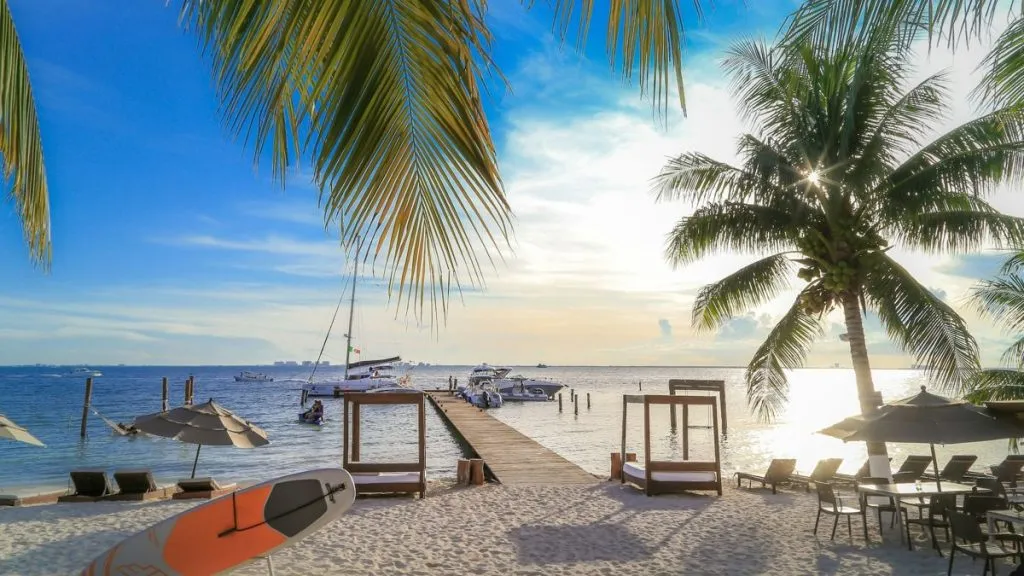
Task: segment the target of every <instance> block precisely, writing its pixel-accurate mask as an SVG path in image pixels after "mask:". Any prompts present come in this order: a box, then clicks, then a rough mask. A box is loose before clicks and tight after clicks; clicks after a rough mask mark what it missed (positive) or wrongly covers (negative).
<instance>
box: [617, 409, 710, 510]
mask: <svg viewBox="0 0 1024 576" xmlns="http://www.w3.org/2000/svg"><path fill="white" fill-rule="evenodd" d="M630 404H643V406H644V474H645V475H644V477H643V478H639V477H636V476H632V475H630V474H627V473H626V464H627V462H625V459H623V460H622V463H621V464H620V466H622V468H621V470H620V472H621V476H620V477H621V481H622V482H623V483H625V482H629V483H631V484H634V485H636V486H637V487H638V488H640V489H641V490H643V491H644V493H645V494H647V495H648V496H652V495H654V494H665V493H673V492H684V491H687V490H714V491H716V492H718V495H719V496H721V495H722V459H721V453H720V452H721V447H720V445H719V429H718V403H717V401H716V398H714V397H713V396H685V395H676V394H624V395H623V396H622V453H623V454H625V453H626V430H627V424H626V414H627V408H628V407H629V405H630ZM652 404H655V405H668V406H670V407H671V408H672V411H673V412H674V411H675V407H676V406H677V405H682V406H684V407H685V406H711V416H712V418H711V419H712V422H713V428H714V434H715V459H714V461H706V460H689V459H687V460H683V461H669V460H652V459H651V405H652ZM683 450H684V453H686V454H688V453H689V449H688V446H684V448H683ZM656 472H714V473H715V480H714V481H710V480H655V479H654V478H653V477H652V474H654V473H656Z"/></svg>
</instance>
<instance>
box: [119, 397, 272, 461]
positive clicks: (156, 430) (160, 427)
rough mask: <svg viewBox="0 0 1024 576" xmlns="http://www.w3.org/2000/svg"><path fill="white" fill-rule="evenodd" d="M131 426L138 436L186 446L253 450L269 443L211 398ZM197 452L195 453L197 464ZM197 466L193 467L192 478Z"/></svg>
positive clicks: (256, 429) (149, 416) (260, 432)
mask: <svg viewBox="0 0 1024 576" xmlns="http://www.w3.org/2000/svg"><path fill="white" fill-rule="evenodd" d="M133 425H134V426H135V428H137V429H138V430H139V431H141V432H145V433H146V434H152V435H153V436H161V437H163V438H171V439H174V440H177V441H179V442H184V443H186V444H198V445H199V446H200V447H202V446H203V445H204V444H205V445H207V446H234V447H236V448H256V447H259V446H265V445H267V444H269V443H270V440H267V433H266V432H264V431H263V430H262V429H261V428H259V427H258V426H256V425H255V424H252V423H250V422H249V421H248V420H244V419H242V418H239V417H238V416H236V415H235V414H234V413H233V412H231V411H230V410H228V409H227V408H224V407H223V406H221V405H220V404H217V403H216V402H214V401H213V399H212V398H211V399H210V401H209V402H207V403H205V404H196V405H192V406H181V407H179V408H175V409H173V410H168V411H167V412H157V413H155V414H147V415H145V416H139V417H138V418H136V419H135V421H134V423H133ZM198 462H199V450H198V449H197V450H196V463H198ZM195 475H196V464H195V463H193V465H192V476H193V477H195Z"/></svg>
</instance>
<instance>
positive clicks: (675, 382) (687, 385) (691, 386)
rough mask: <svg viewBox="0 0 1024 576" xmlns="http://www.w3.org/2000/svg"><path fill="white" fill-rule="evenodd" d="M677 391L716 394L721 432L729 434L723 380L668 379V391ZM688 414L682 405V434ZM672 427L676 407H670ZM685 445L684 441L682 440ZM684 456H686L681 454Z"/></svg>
mask: <svg viewBox="0 0 1024 576" xmlns="http://www.w3.org/2000/svg"><path fill="white" fill-rule="evenodd" d="M677 392H684V393H685V392H713V393H715V394H718V409H719V410H720V411H721V414H722V434H729V415H728V411H727V410H726V409H725V380H683V379H675V378H673V379H672V380H669V381H668V393H669V394H671V395H673V396H675V395H676V393H677ZM689 416H690V414H689V411H688V410H687V408H686V405H683V435H684V438H685V435H686V433H687V430H686V429H687V428H688V427H689V424H690V418H689ZM671 420H672V429H673V430H675V428H676V409H675V407H674V406H673V407H672V418H671ZM683 445H684V446H685V445H686V442H683ZM683 457H684V458H685V457H686V456H683Z"/></svg>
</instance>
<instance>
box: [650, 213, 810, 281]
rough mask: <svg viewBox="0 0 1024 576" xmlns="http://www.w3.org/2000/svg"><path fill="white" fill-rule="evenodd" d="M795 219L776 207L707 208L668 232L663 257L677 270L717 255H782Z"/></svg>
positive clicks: (788, 242) (787, 245)
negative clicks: (730, 253)
mask: <svg viewBox="0 0 1024 576" xmlns="http://www.w3.org/2000/svg"><path fill="white" fill-rule="evenodd" d="M797 218H798V217H797V216H795V215H793V214H791V213H789V212H786V211H785V210H782V209H778V208H775V207H767V206H758V205H754V204H734V203H714V204H708V205H706V206H702V207H700V208H698V209H697V210H695V211H694V212H693V215H691V216H688V217H685V218H683V219H682V220H680V221H679V223H678V224H676V226H675V227H674V228H673V229H672V231H671V232H669V235H668V245H667V246H666V248H665V256H666V258H667V259H668V260H669V262H670V263H671V264H672V265H673V266H680V265H684V264H688V263H690V262H694V261H696V260H699V259H700V258H702V257H704V256H706V255H709V254H712V253H715V252H718V251H723V252H725V251H732V252H746V253H752V254H763V253H765V252H768V253H771V252H784V251H787V250H790V249H792V234H793V230H794V228H795V223H796V222H797Z"/></svg>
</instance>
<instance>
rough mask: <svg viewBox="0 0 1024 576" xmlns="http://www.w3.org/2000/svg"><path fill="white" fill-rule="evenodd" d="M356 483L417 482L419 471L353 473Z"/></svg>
mask: <svg viewBox="0 0 1024 576" xmlns="http://www.w3.org/2000/svg"><path fill="white" fill-rule="evenodd" d="M352 479H353V480H355V482H356V484H416V483H418V482H419V481H420V473H419V472H378V473H376V474H353V475H352Z"/></svg>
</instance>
